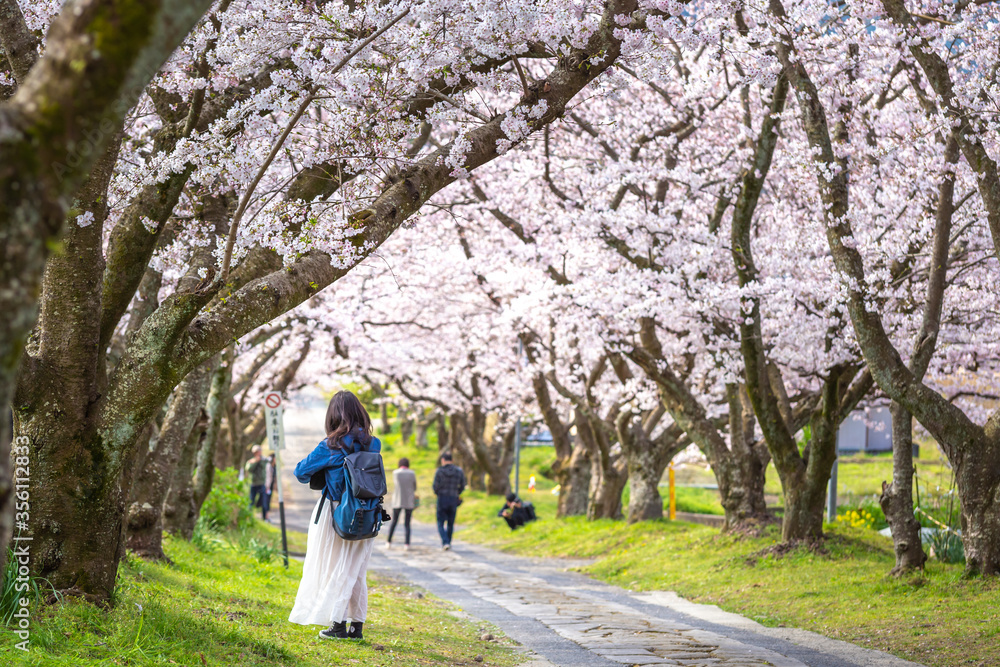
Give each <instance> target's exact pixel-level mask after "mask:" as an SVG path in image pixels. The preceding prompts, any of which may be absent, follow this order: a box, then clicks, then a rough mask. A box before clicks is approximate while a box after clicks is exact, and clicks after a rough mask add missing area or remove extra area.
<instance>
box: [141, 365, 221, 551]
mask: <svg viewBox="0 0 1000 667" xmlns="http://www.w3.org/2000/svg"><path fill="white" fill-rule="evenodd" d="M212 371H213V369H212V364H211V363H206V364H203V365H201V366H199V367H198V368H196V369H195V370H193V371H191V372H190V373H189V374H188V376H187V377H186V378H184V381H183V382H181V383H180V385H178V387H177V389H176V391H175V392H174V397H173V399H172V400H171V401H170V408H169V409H168V410H167V416H166V417H165V418H164V420H163V428H161V429H160V437H159V439H158V440H157V444H156V450H155V451H152V452H150V454H149V456H148V457H147V459H146V465H145V466H143V469H142V470H141V471H140V472H139V474H138V475H137V477H136V480H135V484H134V485H133V487H132V496H131V498H130V499H129V507H128V518H127V527H128V539H127V543H126V544H127V547H128V549H129V551H132V552H133V553H135V554H136V555H138V556H140V557H141V558H145V559H148V560H165V559H167V557H166V555H165V554H164V553H163V505H164V501H165V500H166V497H167V492H168V491H169V489H170V483H171V482H172V481H173V478H174V470H175V468H176V467H177V462H178V460H179V458H180V456H181V450H182V449H183V448H184V446H185V444H187V442H188V441H189V440H190V438H191V432H192V430H193V429H194V425H195V422H196V421H197V420H198V416H199V415H200V413H201V410H202V406H204V405H205V400H206V398H207V397H208V391H209V385H210V383H211V378H212Z"/></svg>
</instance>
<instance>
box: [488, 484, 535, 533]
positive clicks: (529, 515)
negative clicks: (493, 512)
mask: <svg viewBox="0 0 1000 667" xmlns="http://www.w3.org/2000/svg"><path fill="white" fill-rule="evenodd" d="M497 516H498V517H500V518H501V519H503V520H504V521H506V522H507V525H508V526H510V529H511V530H514V529H515V528H517V527H518V526H523V525H524V524H526V523H531V522H532V521H534V520H535V519H536V518H537V517H536V516H535V506H534V505H532V504H531V503H526V502H524V501H523V500H521V499H520V498H518V497H517V494H516V493H508V494H507V502H506V503H505V504H504V506H503V507H501V508H500V511H499V512H497Z"/></svg>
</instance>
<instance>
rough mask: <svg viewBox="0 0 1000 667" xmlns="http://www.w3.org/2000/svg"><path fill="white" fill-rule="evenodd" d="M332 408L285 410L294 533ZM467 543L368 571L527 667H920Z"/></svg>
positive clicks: (380, 558)
mask: <svg viewBox="0 0 1000 667" xmlns="http://www.w3.org/2000/svg"><path fill="white" fill-rule="evenodd" d="M325 407H326V406H325V403H323V402H322V401H321V399H320V400H316V399H315V398H314V399H313V400H312V401H309V402H308V403H306V402H303V403H300V405H298V406H289V409H288V411H287V412H286V417H285V420H286V421H285V431H286V436H287V440H288V442H287V445H288V451H286V452H285V455H284V456H283V466H282V467H283V479H284V480H285V506H286V514H287V518H288V525H289V527H291V528H293V529H295V530H301V531H306V530H308V526H309V520H310V518H311V517H310V516H309V513H310V511H311V509H312V507H313V506H314V504H315V502H316V500H317V498H318V494H317V492H314V491H310V490H309V489H308V488H307V487H305V486H303V485H301V484H297V483H296V482H295V481H294V479H293V478H292V477H291V469H292V468H293V467H294V465H295V463H296V462H297V461H298V460H300V459H301V458H302V457H304V456H305V455H306V454H307V453H308V452H309V451H311V450H312V448H313V447H315V445H316V442H318V441H319V440H320V439H321V438H322V437H323V435H322V432H317V427H320V426H321V424H322V422H323V414H324V412H325ZM459 519H460V520H461V511H460V512H459ZM401 529H402V528H401V527H400V529H399V530H400V531H401ZM460 537H461V535H460V534H459V535H458V538H459V540H458V541H456V543H455V545H454V549H453V550H452V551H448V552H444V551H441V549H440V547H439V544H440V542H439V541H438V537H437V531H436V530H435V529H434V527H433V526H429V525H425V524H414V537H413V549H412V550H411V551H403V550H401V549H398V548H394V549H392V550H387V549H386V548H385V543H384V541H382V540H381V539H380V541H379V544H378V545H377V547H376V550H375V555H374V557H373V558H372V565H371V566H372V569H375V570H382V571H385V572H390V573H393V574H394V575H396V576H402V577H404V578H406V579H408V580H410V581H411V582H412V583H414V584H416V585H418V586H421V587H423V588H425V589H427V590H429V591H430V592H431V593H433V594H435V595H437V596H438V597H440V598H443V599H446V600H450V601H452V602H454V603H456V604H457V605H459V606H460V607H461V608H462V610H463V613H464V614H468V615H469V616H470V617H473V618H478V619H482V620H484V621H488V622H490V623H493V624H494V625H496V626H498V627H499V628H500V629H501V630H503V632H504V633H506V634H507V635H508V636H509V637H511V638H513V639H514V640H516V641H518V642H520V643H521V644H522V645H523V646H524V647H526V648H527V649H528V650H529V652H530V656H529V657H530V658H531V662H529V663H527V664H525V665H524V666H522V667H553V666H558V667H620V666H621V665H705V666H708V665H718V666H719V667H762V666H765V665H771V666H773V667H802V666H803V665H808V666H809V667H919V666H918V665H917V664H916V663H912V662H906V661H904V660H900V659H898V658H895V657H893V656H891V655H888V654H886V653H880V652H877V651H872V650H868V649H863V648H860V647H858V646H854V645H853V644H848V643H846V642H841V641H836V640H832V639H828V638H826V637H822V636H820V635H817V634H814V633H811V632H806V631H803V630H795V629H791V628H766V627H764V626H761V625H760V624H758V623H755V622H754V621H751V620H749V619H747V618H744V617H742V616H739V615H736V614H730V613H727V612H723V611H721V610H719V609H718V608H717V607H714V606H708V605H698V604H694V603H691V602H688V601H686V600H683V599H681V598H679V597H678V596H676V595H675V594H673V593H670V592H654V593H639V594H637V593H630V592H629V591H626V590H624V589H621V588H617V587H615V586H610V585H607V584H603V583H601V582H598V581H595V580H592V579H589V578H587V577H585V576H583V575H580V574H577V573H573V572H567V571H566V568H567V567H570V566H572V565H574V563H571V562H568V561H558V560H553V559H548V560H542V559H529V558H518V557H513V556H509V555H507V554H502V553H499V552H497V551H493V550H491V549H487V548H485V547H480V546H474V545H467V544H463V543H461V541H460ZM397 539H399V538H397Z"/></svg>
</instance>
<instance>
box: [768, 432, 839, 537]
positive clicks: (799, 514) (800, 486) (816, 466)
mask: <svg viewBox="0 0 1000 667" xmlns="http://www.w3.org/2000/svg"><path fill="white" fill-rule="evenodd" d="M811 426H812V438H811V440H810V441H809V443H808V444H807V445H806V450H805V453H804V455H803V457H802V460H801V461H795V462H791V463H789V462H787V461H786V462H785V464H784V465H780V464H778V463H777V462H776V467H777V468H778V475H779V477H780V478H781V487H782V489H783V491H784V497H785V513H784V515H782V520H781V540H782V541H783V542H786V543H791V542H797V541H800V540H806V541H813V540H818V539H822V537H823V512H824V509H825V507H826V493H827V488H828V485H829V482H830V472H831V471H832V470H833V462H834V461H836V459H837V426H839V421H834V422H833V423H831V422H829V421H827V420H826V419H824V417H823V415H822V414H820V415H817V416H816V417H815V418H814V419H813V420H812V421H811Z"/></svg>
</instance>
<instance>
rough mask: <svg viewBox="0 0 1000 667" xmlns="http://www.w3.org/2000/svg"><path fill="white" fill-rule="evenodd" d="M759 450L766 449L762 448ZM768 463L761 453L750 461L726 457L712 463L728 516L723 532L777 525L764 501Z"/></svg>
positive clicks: (743, 458)
mask: <svg viewBox="0 0 1000 667" xmlns="http://www.w3.org/2000/svg"><path fill="white" fill-rule="evenodd" d="M759 447H761V448H764V446H763V445H759ZM765 450H766V448H765ZM767 461H768V458H766V457H765V458H763V463H762V462H761V457H760V455H759V452H756V453H754V454H751V455H750V456H748V457H726V459H725V460H722V461H719V460H715V461H713V462H712V463H711V465H712V472H713V473H714V474H715V480H716V482H717V483H718V485H719V496H720V500H721V503H722V509H723V511H724V512H725V516H726V523H725V525H724V526H723V532H746V531H756V530H758V529H759V528H760V527H761V526H763V525H766V524H769V523H774V522H775V517H774V515H773V514H771V513H770V512H768V510H767V503H766V502H765V500H764V481H765V480H764V472H765V470H766V469H767Z"/></svg>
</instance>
